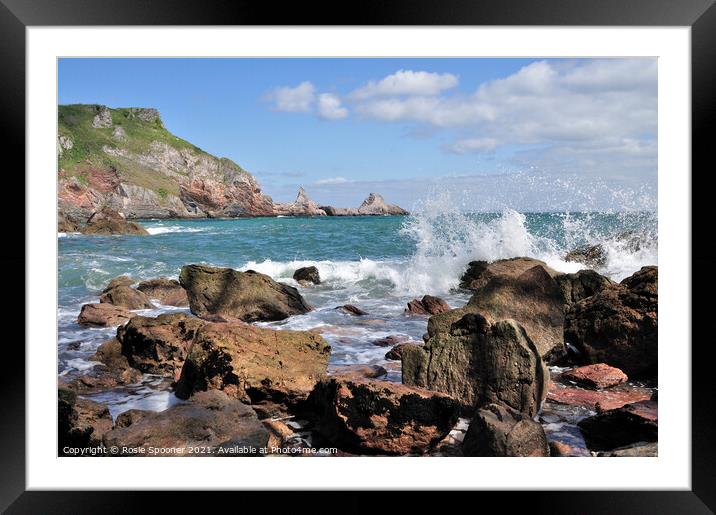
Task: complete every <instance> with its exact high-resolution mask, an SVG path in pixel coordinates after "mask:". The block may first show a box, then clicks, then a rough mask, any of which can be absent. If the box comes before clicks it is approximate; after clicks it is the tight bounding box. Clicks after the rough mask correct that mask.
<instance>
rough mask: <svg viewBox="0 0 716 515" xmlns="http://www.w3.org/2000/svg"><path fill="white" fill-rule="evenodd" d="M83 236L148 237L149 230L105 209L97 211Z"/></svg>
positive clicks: (83, 231) (89, 220)
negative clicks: (127, 235) (121, 235)
mask: <svg viewBox="0 0 716 515" xmlns="http://www.w3.org/2000/svg"><path fill="white" fill-rule="evenodd" d="M81 232H82V234H101V235H103V234H130V235H148V234H149V233H148V232H147V230H146V229H145V228H144V227H142V226H141V225H139V224H138V223H136V222H129V221H128V220H126V219H125V218H124V216H122V215H121V214H120V213H118V212H117V211H114V210H112V209H110V208H108V207H105V208H103V209H101V210H99V211H95V212H94V213H92V215H91V216H90V217H89V218H88V219H87V223H86V224H85V225H84V227H82V229H81Z"/></svg>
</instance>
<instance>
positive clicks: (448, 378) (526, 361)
mask: <svg viewBox="0 0 716 515" xmlns="http://www.w3.org/2000/svg"><path fill="white" fill-rule="evenodd" d="M401 360H402V375H403V383H405V384H408V385H415V386H420V387H424V388H428V389H430V390H436V391H440V392H444V393H447V394H448V395H451V396H452V397H454V398H456V399H459V400H460V401H461V402H462V404H463V406H464V408H465V409H466V410H467V411H469V412H473V411H474V410H475V409H476V408H479V407H481V406H484V405H485V404H489V403H501V404H505V405H507V406H509V407H512V408H514V409H516V410H518V411H520V412H522V413H526V414H527V415H529V416H534V415H535V414H536V413H537V412H538V411H539V408H540V405H541V404H542V401H543V400H544V398H545V396H546V395H547V385H548V382H549V373H548V370H547V367H546V366H545V364H544V363H543V361H542V358H541V357H540V354H539V351H538V350H537V347H536V345H535V344H534V342H532V340H531V339H530V338H529V336H528V335H527V333H526V331H525V330H524V328H523V327H522V326H521V325H519V324H518V323H517V322H515V321H514V320H502V321H499V322H496V323H494V324H493V323H491V322H490V321H489V320H488V319H487V318H485V317H484V316H482V315H481V314H479V313H467V314H465V315H464V316H463V317H462V318H460V319H459V320H458V321H456V322H454V323H453V324H452V325H451V327H450V330H449V331H448V332H447V333H444V332H441V333H438V334H436V335H435V336H432V337H431V338H429V339H428V341H427V342H426V344H425V345H424V346H418V345H415V346H410V347H406V348H405V349H403V350H402V355H401Z"/></svg>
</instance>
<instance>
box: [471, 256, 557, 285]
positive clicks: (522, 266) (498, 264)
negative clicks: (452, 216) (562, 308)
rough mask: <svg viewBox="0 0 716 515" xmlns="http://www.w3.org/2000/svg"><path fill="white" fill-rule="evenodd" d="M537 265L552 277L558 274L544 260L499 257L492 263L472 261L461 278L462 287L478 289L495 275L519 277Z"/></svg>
mask: <svg viewBox="0 0 716 515" xmlns="http://www.w3.org/2000/svg"><path fill="white" fill-rule="evenodd" d="M537 265H540V266H541V267H542V268H544V269H545V270H546V271H547V273H548V274H549V275H550V276H551V277H555V276H556V275H558V273H557V272H556V271H554V270H552V269H551V268H550V267H548V266H547V263H545V262H544V261H540V260H539V259H533V258H528V257H516V258H510V259H498V260H496V261H493V262H491V263H489V262H487V261H471V262H470V263H468V265H467V270H466V271H465V273H464V274H463V275H462V277H461V278H460V288H463V289H466V290H478V289H480V288H482V287H483V286H485V285H486V284H487V283H489V282H490V281H491V280H492V279H494V278H495V277H517V276H518V275H522V274H523V273H524V272H526V271H527V270H529V269H530V268H534V267H535V266H537Z"/></svg>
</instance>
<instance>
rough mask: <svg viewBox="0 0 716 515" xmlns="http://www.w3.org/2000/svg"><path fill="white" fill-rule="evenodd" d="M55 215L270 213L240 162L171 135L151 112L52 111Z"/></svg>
mask: <svg viewBox="0 0 716 515" xmlns="http://www.w3.org/2000/svg"><path fill="white" fill-rule="evenodd" d="M58 122H59V135H58V141H57V153H58V180H59V190H58V191H59V198H58V207H59V210H60V213H64V214H68V215H71V216H75V217H78V218H87V217H88V216H89V215H91V214H92V213H93V212H94V211H97V210H99V209H101V208H104V207H109V208H111V209H114V210H115V211H119V212H121V213H123V214H124V215H125V216H126V217H127V218H174V217H180V218H189V217H207V216H210V217H222V216H228V217H237V216H247V217H248V216H273V215H274V208H273V201H272V200H271V197H269V196H267V195H264V194H262V193H261V187H260V186H259V184H258V182H257V181H256V179H255V178H254V177H253V176H252V175H251V174H250V173H248V172H247V171H245V170H244V169H242V168H241V167H240V166H239V165H237V164H236V163H234V162H233V161H231V160H230V159H226V158H218V157H216V156H213V155H211V154H209V153H207V152H204V151H203V150H201V149H200V148H198V147H196V146H194V145H192V144H191V143H189V142H187V141H185V140H183V139H181V138H178V137H176V136H174V135H173V134H172V133H171V132H169V131H168V130H167V129H166V128H165V127H164V124H163V123H162V120H161V117H160V115H159V112H158V111H157V110H156V109H142V108H122V109H110V108H107V107H105V106H101V105H83V104H77V105H64V106H59V108H58Z"/></svg>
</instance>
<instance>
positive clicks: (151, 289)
mask: <svg viewBox="0 0 716 515" xmlns="http://www.w3.org/2000/svg"><path fill="white" fill-rule="evenodd" d="M137 290H139V291H141V292H142V293H144V294H145V295H146V296H147V297H149V298H150V299H154V300H157V301H158V302H159V303H160V304H164V305H165V306H178V307H184V306H188V305H189V298H188V297H187V295H186V290H185V289H184V288H182V286H181V284H179V281H177V280H176V279H166V278H164V277H160V278H158V279H150V280H148V281H142V282H140V283H139V284H138V285H137Z"/></svg>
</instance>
